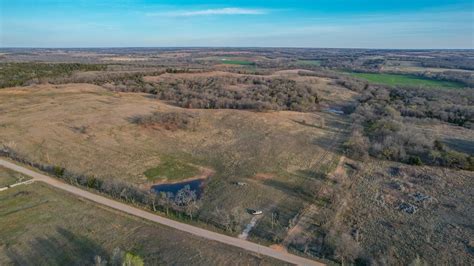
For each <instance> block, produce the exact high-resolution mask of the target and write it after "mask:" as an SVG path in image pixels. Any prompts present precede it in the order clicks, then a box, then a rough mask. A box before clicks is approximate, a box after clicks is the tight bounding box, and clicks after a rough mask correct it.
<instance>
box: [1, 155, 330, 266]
mask: <svg viewBox="0 0 474 266" xmlns="http://www.w3.org/2000/svg"><path fill="white" fill-rule="evenodd" d="M0 166H3V167H6V168H8V169H11V170H14V171H17V172H19V173H22V174H25V175H28V176H30V177H32V178H33V180H35V181H41V182H44V183H46V184H48V185H50V186H53V187H55V188H58V189H61V190H64V191H67V192H69V193H72V194H74V195H77V196H80V197H83V198H85V199H88V200H90V201H93V202H95V203H98V204H100V205H104V206H107V207H110V208H112V209H116V210H119V211H121V212H125V213H128V214H131V215H134V216H137V217H140V218H143V219H146V220H149V221H152V222H156V223H159V224H162V225H165V226H168V227H171V228H174V229H177V230H180V231H183V232H187V233H190V234H193V235H196V236H199V237H203V238H206V239H208V240H213V241H217V242H220V243H224V244H227V245H231V246H235V247H239V248H242V249H245V250H248V251H251V252H255V253H258V254H261V255H264V256H269V257H272V258H275V259H279V260H282V261H285V262H288V263H292V264H297V265H324V264H323V263H320V262H317V261H314V260H310V259H306V258H303V257H299V256H296V255H293V254H290V253H286V252H281V251H278V250H275V249H272V248H270V247H266V246H262V245H259V244H255V243H252V242H249V241H246V240H243V239H238V238H235V237H231V236H227V235H223V234H219V233H216V232H212V231H209V230H205V229H202V228H199V227H195V226H192V225H189V224H185V223H180V222H177V221H174V220H170V219H167V218H164V217H161V216H158V215H156V214H152V213H150V212H147V211H144V210H141V209H138V208H135V207H132V206H129V205H127V204H124V203H121V202H118V201H115V200H112V199H108V198H106V197H103V196H100V195H97V194H94V193H91V192H88V191H86V190H82V189H80V188H78V187H75V186H72V185H69V184H66V183H63V182H61V181H60V180H58V179H56V178H53V177H49V176H46V175H43V174H40V173H38V172H35V171H32V170H30V169H27V168H25V167H22V166H19V165H17V164H14V163H11V162H9V161H6V160H3V159H0Z"/></svg>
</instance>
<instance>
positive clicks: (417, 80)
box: [350, 73, 465, 89]
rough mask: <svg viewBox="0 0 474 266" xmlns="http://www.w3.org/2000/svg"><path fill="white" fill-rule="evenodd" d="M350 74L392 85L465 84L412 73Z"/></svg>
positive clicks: (459, 86)
mask: <svg viewBox="0 0 474 266" xmlns="http://www.w3.org/2000/svg"><path fill="white" fill-rule="evenodd" d="M350 75H352V76H354V77H357V78H361V79H365V80H368V81H370V82H373V83H379V84H384V85H390V86H419V87H429V88H448V89H460V88H464V87H465V86H464V85H463V84H462V83H459V82H453V81H440V80H431V79H426V78H422V77H417V76H412V75H399V74H378V73H350Z"/></svg>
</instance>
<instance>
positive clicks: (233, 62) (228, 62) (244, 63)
mask: <svg viewBox="0 0 474 266" xmlns="http://www.w3.org/2000/svg"><path fill="white" fill-rule="evenodd" d="M221 62H222V63H223V64H226V65H241V66H254V65H255V62H252V61H246V60H228V59H225V58H223V59H221Z"/></svg>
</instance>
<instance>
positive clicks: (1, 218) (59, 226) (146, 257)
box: [0, 183, 282, 265]
mask: <svg viewBox="0 0 474 266" xmlns="http://www.w3.org/2000/svg"><path fill="white" fill-rule="evenodd" d="M58 214H60V215H58ZM0 235H1V236H2V237H1V239H0V264H2V265H33V264H34V265H38V264H39V265H94V264H95V263H97V261H98V259H97V256H98V257H100V259H101V261H108V262H109V263H112V264H113V263H117V262H118V263H119V264H120V261H121V257H122V256H124V255H127V254H132V255H133V256H136V257H138V258H139V259H140V260H141V261H142V262H144V263H145V265H158V264H159V265H162V264H174V263H177V264H206V265H222V264H229V263H230V264H245V265H279V264H282V263H281V262H279V261H277V260H272V259H268V258H265V257H261V256H259V255H255V254H251V253H248V252H245V251H243V250H240V249H237V248H233V247H228V246H225V245H222V244H219V243H216V242H211V241H207V240H204V239H201V238H198V237H195V236H192V235H190V234H187V233H183V232H180V231H177V230H173V229H170V228H167V227H164V226H159V225H156V224H152V223H150V222H145V221H143V220H141V219H139V218H135V217H132V216H129V215H125V214H122V213H120V212H118V211H114V210H111V209H107V208H105V207H100V206H96V205H94V204H92V203H91V202H88V201H87V200H83V199H80V198H77V197H75V196H71V195H69V194H67V193H65V192H63V191H60V190H57V189H53V188H51V187H49V186H48V185H46V184H42V183H33V184H30V185H23V186H18V187H15V188H12V189H9V190H7V191H3V192H2V193H1V194H0ZM58 250H60V252H58ZM114 265H115V264H114ZM135 265H136V264H135Z"/></svg>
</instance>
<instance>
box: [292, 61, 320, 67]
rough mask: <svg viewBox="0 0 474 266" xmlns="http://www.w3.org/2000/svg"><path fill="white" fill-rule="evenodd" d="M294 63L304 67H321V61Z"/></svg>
mask: <svg viewBox="0 0 474 266" xmlns="http://www.w3.org/2000/svg"><path fill="white" fill-rule="evenodd" d="M296 63H297V64H299V65H304V66H321V60H298V61H296Z"/></svg>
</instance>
